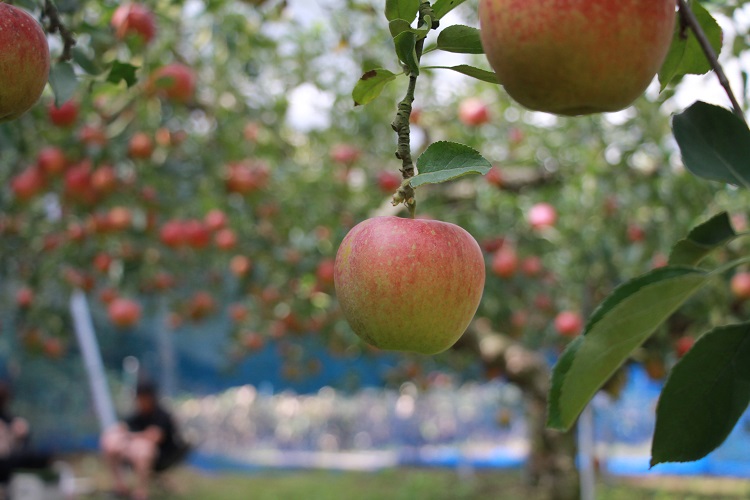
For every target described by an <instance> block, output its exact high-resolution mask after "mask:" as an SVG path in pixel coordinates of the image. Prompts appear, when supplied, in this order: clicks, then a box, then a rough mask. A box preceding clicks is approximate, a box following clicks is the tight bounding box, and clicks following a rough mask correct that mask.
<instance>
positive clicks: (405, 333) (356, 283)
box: [334, 217, 485, 354]
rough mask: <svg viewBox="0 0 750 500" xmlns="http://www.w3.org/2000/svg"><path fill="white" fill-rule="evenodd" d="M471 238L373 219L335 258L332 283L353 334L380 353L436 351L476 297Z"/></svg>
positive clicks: (464, 321) (426, 224) (476, 258)
mask: <svg viewBox="0 0 750 500" xmlns="http://www.w3.org/2000/svg"><path fill="white" fill-rule="evenodd" d="M484 276H485V270H484V258H483V256H482V251H481V250H480V248H479V245H478V244H477V242H476V240H474V238H473V237H472V236H471V235H470V234H469V233H467V232H466V231H465V230H464V229H462V228H460V227H458V226H456V225H454V224H450V223H447V222H441V221H436V220H425V219H402V218H398V217H374V218H371V219H367V220H365V221H364V222H361V223H359V224H357V225H356V226H355V227H354V228H352V230H351V231H349V233H348V234H347V235H346V237H345V238H344V240H343V241H342V243H341V246H340V247H339V249H338V252H337V254H336V260H335V265H334V285H335V289H336V295H337V296H338V300H339V303H340V305H341V309H342V311H343V312H344V315H345V317H346V319H347V320H348V322H349V324H350V325H351V327H352V329H353V330H354V332H355V333H356V334H357V335H359V336H360V337H361V338H362V339H363V340H365V341H366V342H367V343H369V344H371V345H373V346H375V347H378V348H380V349H389V350H401V351H413V352H418V353H422V354H437V353H439V352H442V351H445V350H446V349H448V348H449V347H451V346H452V345H453V344H454V343H455V342H456V341H457V340H458V338H459V337H460V336H461V335H462V334H463V333H464V331H465V330H466V327H467V326H468V325H469V322H470V321H471V319H472V318H473V316H474V313H475V312H476V310H477V307H478V306H479V301H480V299H481V298H482V291H483V288H484Z"/></svg>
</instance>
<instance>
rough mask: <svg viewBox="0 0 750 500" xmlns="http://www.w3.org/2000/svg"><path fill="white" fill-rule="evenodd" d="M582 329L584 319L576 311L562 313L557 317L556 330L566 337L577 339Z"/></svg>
mask: <svg viewBox="0 0 750 500" xmlns="http://www.w3.org/2000/svg"><path fill="white" fill-rule="evenodd" d="M582 328H583V318H581V315H580V314H578V313H577V312H575V311H562V312H561V313H559V314H558V315H557V316H556V317H555V329H556V330H557V332H558V333H559V334H560V335H562V336H564V337H575V336H577V335H578V334H580V333H581V329H582Z"/></svg>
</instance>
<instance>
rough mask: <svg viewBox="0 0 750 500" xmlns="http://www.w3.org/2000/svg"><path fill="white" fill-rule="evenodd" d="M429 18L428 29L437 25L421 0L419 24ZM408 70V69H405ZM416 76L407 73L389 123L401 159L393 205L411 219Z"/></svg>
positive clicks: (419, 54) (420, 45)
mask: <svg viewBox="0 0 750 500" xmlns="http://www.w3.org/2000/svg"><path fill="white" fill-rule="evenodd" d="M427 19H430V20H431V25H430V29H435V28H437V27H438V24H437V21H432V19H435V13H434V12H433V10H432V7H431V6H430V2H429V1H427V0H423V1H422V2H421V3H420V5H419V23H418V24H419V26H420V27H421V26H424V25H425V24H426V22H427V21H426V20H427ZM424 40H425V39H424V38H422V39H421V40H417V43H416V45H415V46H414V49H415V51H416V54H417V63H419V61H420V60H421V59H422V52H423V51H424ZM407 71H408V70H407ZM417 77H418V75H417V74H415V73H411V74H410V75H409V87H408V88H407V90H406V96H405V97H404V99H403V100H402V101H401V102H400V103H398V111H397V112H396V119H395V120H393V123H391V127H392V128H393V131H394V132H396V134H398V149H397V150H396V158H398V159H399V160H401V168H400V169H399V170H400V172H401V175H402V176H403V179H404V182H402V183H401V186H400V187H399V188H398V191H396V193H395V194H394V195H393V200H392V203H393V206H396V205H399V204H401V203H404V204H405V205H406V207H407V208H408V209H409V215H410V217H411V218H412V219H413V218H414V217H415V214H416V210H417V201H416V198H415V193H414V188H413V187H412V186H411V183H410V182H409V179H411V178H412V177H414V174H415V172H414V161H413V160H412V157H411V125H410V121H409V118H410V117H411V112H412V104H413V103H414V93H415V91H416V88H417Z"/></svg>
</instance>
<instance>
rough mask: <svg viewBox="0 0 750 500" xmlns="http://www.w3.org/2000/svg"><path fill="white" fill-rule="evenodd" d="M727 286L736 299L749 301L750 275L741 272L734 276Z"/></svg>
mask: <svg viewBox="0 0 750 500" xmlns="http://www.w3.org/2000/svg"><path fill="white" fill-rule="evenodd" d="M729 286H730V288H731V290H732V293H733V294H734V296H735V297H737V298H738V299H740V300H747V299H750V273H748V272H744V271H743V272H739V273H737V274H735V275H734V276H732V281H731V282H730V285H729Z"/></svg>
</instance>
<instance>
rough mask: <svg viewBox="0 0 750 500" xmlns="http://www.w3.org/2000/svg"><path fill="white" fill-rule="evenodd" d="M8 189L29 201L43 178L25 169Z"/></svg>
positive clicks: (33, 169)
mask: <svg viewBox="0 0 750 500" xmlns="http://www.w3.org/2000/svg"><path fill="white" fill-rule="evenodd" d="M0 5H2V4H0ZM10 188H11V190H12V191H13V194H14V195H15V197H16V198H18V199H19V200H22V201H26V200H29V199H31V198H33V197H34V196H36V195H37V194H39V193H40V192H41V191H42V189H44V176H43V175H42V173H41V172H40V170H39V169H38V168H37V167H27V168H26V169H24V170H23V171H22V172H21V173H20V174H18V175H17V176H15V177H13V179H12V180H11V181H10Z"/></svg>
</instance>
